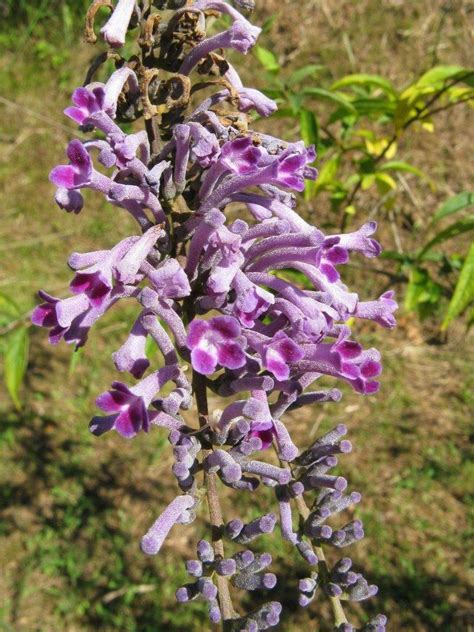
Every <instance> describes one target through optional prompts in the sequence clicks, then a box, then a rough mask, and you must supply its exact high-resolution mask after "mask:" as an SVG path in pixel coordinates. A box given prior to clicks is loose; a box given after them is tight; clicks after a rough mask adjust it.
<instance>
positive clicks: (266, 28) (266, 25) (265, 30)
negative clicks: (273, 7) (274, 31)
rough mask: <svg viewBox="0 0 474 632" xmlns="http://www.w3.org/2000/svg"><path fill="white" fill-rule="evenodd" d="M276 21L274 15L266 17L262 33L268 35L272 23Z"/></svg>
mask: <svg viewBox="0 0 474 632" xmlns="http://www.w3.org/2000/svg"><path fill="white" fill-rule="evenodd" d="M275 20H276V15H275V14H274V15H271V16H270V17H268V18H267V19H266V20H265V22H264V23H263V24H262V33H268V31H269V30H270V29H271V28H272V26H273V23H274V22H275Z"/></svg>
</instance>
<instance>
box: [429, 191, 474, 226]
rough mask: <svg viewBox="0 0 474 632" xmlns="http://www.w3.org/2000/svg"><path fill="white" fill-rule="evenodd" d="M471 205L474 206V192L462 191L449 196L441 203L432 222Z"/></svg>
mask: <svg viewBox="0 0 474 632" xmlns="http://www.w3.org/2000/svg"><path fill="white" fill-rule="evenodd" d="M470 206H474V192H472V191H462V192H461V193H458V194H457V195H453V196H452V197H450V198H448V199H447V200H445V201H444V202H443V203H442V204H441V206H440V207H439V209H438V211H437V212H436V213H435V215H434V216H433V219H432V220H431V223H432V224H435V223H436V222H438V221H439V220H440V219H443V217H447V216H448V215H452V214H453V213H457V212H458V211H462V210H463V209H465V208H469V207H470Z"/></svg>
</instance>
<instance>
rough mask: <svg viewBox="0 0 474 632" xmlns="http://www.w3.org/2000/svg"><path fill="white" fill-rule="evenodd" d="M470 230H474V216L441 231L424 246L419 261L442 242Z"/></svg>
mask: <svg viewBox="0 0 474 632" xmlns="http://www.w3.org/2000/svg"><path fill="white" fill-rule="evenodd" d="M470 230H474V215H471V216H470V217H466V218H465V219H461V220H459V221H458V222H455V223H454V224H450V225H449V226H448V227H447V228H445V229H444V230H441V231H440V232H439V233H438V234H437V235H435V236H434V237H433V239H430V241H429V242H428V243H427V244H425V246H423V248H422V250H421V251H420V253H419V255H418V259H419V260H420V259H422V258H423V255H425V254H426V253H427V252H428V251H429V250H431V248H433V246H436V245H437V244H439V243H441V242H442V241H446V240H447V239H451V238H452V237H456V236H457V235H461V234H462V233H467V232H469V231H470Z"/></svg>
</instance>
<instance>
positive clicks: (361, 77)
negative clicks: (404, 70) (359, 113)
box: [331, 73, 397, 97]
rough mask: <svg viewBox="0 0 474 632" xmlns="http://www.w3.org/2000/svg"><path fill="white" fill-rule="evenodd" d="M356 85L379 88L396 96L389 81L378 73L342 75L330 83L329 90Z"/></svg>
mask: <svg viewBox="0 0 474 632" xmlns="http://www.w3.org/2000/svg"><path fill="white" fill-rule="evenodd" d="M356 85H359V86H369V87H376V88H380V89H381V90H383V91H384V92H386V93H387V94H390V95H392V96H393V97H396V96H397V91H396V90H395V87H394V86H393V84H392V82H391V81H389V80H388V79H385V78H384V77H381V76H380V75H369V74H364V73H360V74H355V75H347V76H346V77H342V79H339V80H338V81H336V82H335V83H333V84H332V86H331V90H339V89H340V88H347V87H350V86H356Z"/></svg>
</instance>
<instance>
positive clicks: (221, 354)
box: [187, 316, 245, 375]
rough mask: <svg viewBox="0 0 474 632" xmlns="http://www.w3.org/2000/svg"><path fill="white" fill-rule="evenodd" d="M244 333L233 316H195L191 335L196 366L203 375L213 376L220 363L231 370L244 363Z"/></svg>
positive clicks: (190, 346)
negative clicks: (242, 334) (241, 337)
mask: <svg viewBox="0 0 474 632" xmlns="http://www.w3.org/2000/svg"><path fill="white" fill-rule="evenodd" d="M240 335H241V329H240V325H239V323H238V322H237V320H236V319H235V318H232V317H231V316H216V317H215V318H211V319H210V320H199V319H197V318H196V319H194V320H193V321H192V322H191V323H190V324H189V328H188V337H187V346H188V348H189V349H190V351H191V362H192V365H193V367H194V369H195V370H196V371H198V373H202V374H203V375H210V374H211V373H214V371H215V370H216V367H217V365H218V364H219V365H221V366H223V367H226V368H228V369H238V368H240V367H242V366H244V364H245V353H244V351H243V349H242V340H241V339H240Z"/></svg>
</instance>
